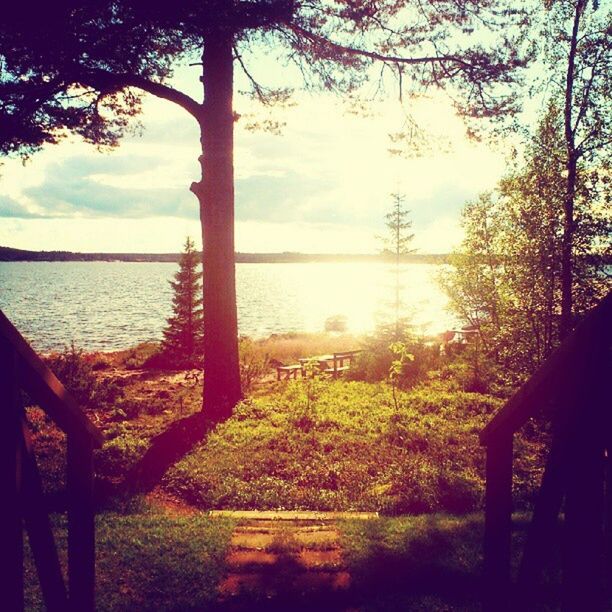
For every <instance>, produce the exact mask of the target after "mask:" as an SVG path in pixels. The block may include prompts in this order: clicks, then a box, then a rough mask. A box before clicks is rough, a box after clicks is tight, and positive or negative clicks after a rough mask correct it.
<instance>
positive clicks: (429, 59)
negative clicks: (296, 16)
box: [289, 24, 474, 68]
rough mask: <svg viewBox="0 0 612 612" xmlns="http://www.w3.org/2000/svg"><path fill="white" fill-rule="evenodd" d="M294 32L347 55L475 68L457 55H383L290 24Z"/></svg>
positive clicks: (383, 60)
mask: <svg viewBox="0 0 612 612" xmlns="http://www.w3.org/2000/svg"><path fill="white" fill-rule="evenodd" d="M289 28H290V29H291V30H293V32H295V33H296V34H298V35H300V36H303V37H304V38H306V39H307V40H309V41H311V42H313V43H316V44H317V45H320V46H322V47H328V48H330V49H333V50H334V51H336V52H338V53H342V54H345V55H356V56H361V57H367V58H369V59H373V60H376V61H380V62H392V63H394V64H443V63H446V62H451V63H455V64H460V65H462V66H464V67H466V68H474V66H473V64H471V63H470V62H466V61H465V60H464V59H462V58H460V57H457V56H455V55H441V56H437V55H431V56H423V57H401V56H393V55H383V54H382V53H378V52H376V51H367V50H365V49H357V48H355V47H347V46H345V45H341V44H339V43H336V42H333V41H331V40H329V39H327V38H324V37H323V36H319V35H318V34H315V33H313V32H310V31H309V30H306V29H304V28H302V27H301V26H298V25H295V24H293V25H291V26H289Z"/></svg>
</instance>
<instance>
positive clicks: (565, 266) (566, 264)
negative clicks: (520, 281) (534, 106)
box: [559, 0, 586, 341]
mask: <svg viewBox="0 0 612 612" xmlns="http://www.w3.org/2000/svg"><path fill="white" fill-rule="evenodd" d="M585 5H586V0H578V2H577V3H576V8H575V11H574V23H573V26H572V37H571V40H570V49H569V55H568V58H567V75H566V79H565V107H564V124H565V125H564V127H565V149H566V155H567V160H566V169H567V182H566V186H565V198H564V203H563V212H564V218H563V238H562V242H561V322H560V326H559V335H560V340H561V341H563V340H564V338H565V337H566V336H567V335H568V334H569V333H570V332H571V331H572V327H573V316H572V315H573V300H572V285H573V278H574V271H573V257H572V255H573V247H574V245H573V243H574V199H575V196H576V178H577V170H578V153H577V151H576V143H575V126H574V125H573V123H572V107H573V104H574V72H575V68H576V49H577V46H578V33H579V30H580V17H581V16H582V12H583V10H584V7H585Z"/></svg>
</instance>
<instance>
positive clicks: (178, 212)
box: [0, 96, 503, 252]
mask: <svg viewBox="0 0 612 612" xmlns="http://www.w3.org/2000/svg"><path fill="white" fill-rule="evenodd" d="M238 102H239V106H242V107H245V108H247V110H248V105H246V103H245V102H244V101H241V100H238ZM411 108H412V114H413V117H414V119H415V120H417V121H418V122H419V124H420V125H423V126H425V127H426V128H428V129H430V130H431V131H432V140H434V141H437V140H440V139H442V140H443V139H444V138H446V139H449V140H451V141H453V143H454V146H453V147H452V148H451V150H449V151H433V152H426V153H425V154H424V155H423V156H421V157H417V158H410V159H406V158H402V157H393V156H391V155H390V154H389V152H388V149H389V146H390V141H389V138H388V134H389V133H390V132H397V131H398V130H399V129H401V128H402V125H403V124H404V123H405V121H406V118H405V116H404V115H403V111H402V110H401V109H400V108H399V106H398V105H397V104H396V103H393V102H386V103H382V104H378V105H376V106H374V107H373V109H372V116H370V117H366V118H363V117H357V116H355V115H353V114H350V113H348V112H347V110H346V107H343V106H342V105H341V104H340V103H339V101H338V99H337V98H333V97H330V96H318V97H302V98H301V99H300V100H299V104H298V105H297V106H295V107H291V108H288V109H284V110H281V111H278V113H277V115H278V117H279V118H280V119H281V120H284V121H286V122H287V126H286V128H285V130H284V132H283V134H282V135H281V136H275V135H272V134H268V133H252V132H249V131H247V130H245V129H244V122H238V123H237V127H236V135H235V144H236V148H235V171H236V204H237V206H236V210H237V214H236V218H237V230H236V231H237V236H238V238H237V247H238V248H239V249H240V250H242V251H271V250H278V251H284V250H292V251H296V250H304V251H311V252H313V251H318V252H323V251H336V252H339V251H344V252H364V251H375V250H376V249H377V245H376V242H375V240H374V238H373V236H374V235H375V234H376V233H381V231H382V229H383V225H384V219H383V218H384V214H385V212H386V211H387V210H388V208H389V206H390V203H391V202H390V198H389V194H390V193H391V192H394V191H401V192H402V193H404V194H405V196H406V204H407V206H408V207H409V208H410V209H411V210H412V218H413V220H414V229H415V233H416V234H417V237H418V240H419V248H420V249H421V250H422V251H434V250H439V249H438V247H435V246H434V245H435V244H448V241H449V240H450V239H451V235H456V227H455V229H453V223H454V224H455V226H456V220H457V218H458V211H459V209H460V207H461V205H462V204H463V203H464V201H465V200H466V199H468V198H471V197H474V196H475V195H476V193H477V192H478V191H481V190H483V189H488V188H491V187H493V186H494V184H495V182H496V181H497V179H498V178H499V176H500V174H501V172H502V171H503V162H502V161H501V157H500V156H499V155H496V154H493V153H491V151H489V150H488V149H486V148H485V147H484V146H483V145H480V146H477V145H475V144H473V143H469V142H467V140H466V139H465V138H464V136H463V128H462V127H461V122H460V121H459V120H458V119H457V118H456V117H455V116H454V114H453V112H452V109H451V108H450V106H449V105H448V104H447V103H444V104H443V103H441V102H440V100H438V99H434V100H431V99H421V100H417V101H414V102H413V103H412V106H411ZM143 122H144V124H145V128H146V129H145V132H144V135H143V137H142V138H129V139H127V140H126V141H125V142H124V143H123V144H122V145H121V147H120V148H119V149H117V150H116V151H113V152H112V153H110V154H105V155H101V154H99V153H97V152H96V151H95V150H94V149H93V148H91V147H89V146H86V145H84V144H82V143H79V142H75V141H74V140H71V141H70V142H66V143H64V144H61V145H58V146H56V147H48V148H46V149H45V150H44V151H43V152H41V153H40V154H38V155H36V156H34V158H33V159H32V161H31V162H30V164H28V165H27V166H26V167H25V168H23V167H21V165H20V164H19V162H17V161H15V160H12V161H8V162H7V164H6V166H5V167H4V168H3V175H2V177H1V178H0V198H2V196H4V197H5V198H10V202H11V203H12V204H11V207H10V210H9V207H8V206H7V207H6V209H7V214H8V213H10V215H9V216H15V211H18V210H20V209H21V210H25V211H27V212H28V213H29V214H34V215H36V214H44V215H47V216H51V217H53V216H61V217H65V218H66V219H65V220H63V219H48V220H36V219H32V220H26V219H24V220H23V221H22V224H23V227H22V228H21V230H20V233H19V232H18V233H17V234H13V235H11V236H9V235H8V232H6V231H5V230H4V228H5V227H7V226H8V221H7V219H6V218H2V217H0V240H1V242H0V244H8V245H11V246H20V244H18V243H17V242H18V241H21V243H23V244H22V246H23V245H25V244H26V243H27V245H28V246H27V247H25V246H24V248H47V249H49V248H55V249H70V250H76V249H79V250H88V251H100V250H133V251H137V250H143V251H163V250H166V248H167V247H166V246H165V245H170V244H176V245H179V246H180V244H182V241H183V239H184V235H185V231H183V230H184V228H185V227H186V226H188V227H194V226H197V202H196V201H195V198H194V196H193V195H192V194H191V193H189V191H188V187H189V185H190V183H191V182H192V181H193V180H198V178H199V173H200V167H199V164H198V161H197V157H198V155H199V142H198V131H197V126H196V125H195V122H194V121H193V119H192V118H191V117H189V116H188V115H187V114H186V113H184V112H183V111H181V110H180V109H177V108H174V107H173V106H172V105H170V104H168V103H165V102H163V101H160V100H155V99H152V98H149V99H147V101H146V104H145V114H144V115H143ZM5 201H6V202H8V201H9V200H5ZM1 214H2V212H1V210H0V215H1ZM162 216H163V217H164V218H165V219H166V221H163V220H162V219H161V217H162ZM179 216H182V217H185V219H179V218H178V217H179ZM79 217H81V219H79ZM82 217H87V218H88V219H86V220H85V219H82ZM109 217H110V218H111V219H112V218H115V219H116V218H118V217H121V218H122V221H121V224H120V225H121V226H122V227H128V226H129V227H130V236H129V239H128V237H127V236H125V238H120V237H119V236H107V235H106V231H107V228H108V227H109V219H108V218H109ZM130 217H138V219H133V220H132V219H129V218H130ZM70 218H72V222H71V219H70ZM52 221H54V222H53V223H52ZM77 221H78V223H82V224H83V225H80V226H79V227H80V228H82V230H83V231H82V233H81V235H80V236H79V237H78V239H76V238H75V237H74V235H73V229H74V227H75V223H77ZM110 223H111V225H112V221H110ZM95 227H97V228H98V229H97V230H94V229H90V228H95ZM51 228H53V229H51ZM434 228H437V229H434ZM196 230H197V227H196ZM170 232H177V233H178V235H176V236H173V237H172V238H171V237H170V236H169V233H170ZM110 233H111V234H112V233H113V232H112V231H111V232H110ZM190 233H192V234H193V233H194V231H193V230H191V231H190ZM197 233H199V230H197ZM442 236H443V238H442ZM84 237H86V240H85V238H84ZM77 244H78V245H80V246H78V247H77V246H76V245H77ZM421 244H422V246H421ZM43 245H44V246H43ZM120 245H124V246H122V247H121V248H118V247H120ZM125 245H131V246H125ZM272 245H274V248H272ZM428 245H429V246H428ZM177 248H178V247H173V248H171V250H176V249H177ZM442 250H445V249H442Z"/></svg>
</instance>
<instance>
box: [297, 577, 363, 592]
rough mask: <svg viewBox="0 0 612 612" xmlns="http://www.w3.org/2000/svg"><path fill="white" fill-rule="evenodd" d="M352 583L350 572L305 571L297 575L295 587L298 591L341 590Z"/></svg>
mask: <svg viewBox="0 0 612 612" xmlns="http://www.w3.org/2000/svg"><path fill="white" fill-rule="evenodd" d="M350 585H351V576H350V574H349V573H348V572H304V573H303V574H299V575H298V576H296V578H295V580H294V581H293V587H294V588H295V589H296V590H297V591H301V592H302V593H303V592H304V591H315V590H316V591H328V590H331V591H340V590H346V589H348V587H349V586H350Z"/></svg>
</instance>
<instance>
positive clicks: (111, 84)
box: [76, 69, 202, 121]
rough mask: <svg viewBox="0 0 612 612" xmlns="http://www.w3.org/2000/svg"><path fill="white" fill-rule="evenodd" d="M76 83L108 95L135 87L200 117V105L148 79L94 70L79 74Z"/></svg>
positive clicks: (172, 89)
mask: <svg viewBox="0 0 612 612" xmlns="http://www.w3.org/2000/svg"><path fill="white" fill-rule="evenodd" d="M76 81H77V82H79V83H81V84H82V85H87V86H89V87H93V88H94V89H97V90H98V91H100V92H102V93H110V92H112V91H117V90H119V89H123V88H125V87H136V88H137V89H142V90H143V91H146V92H147V93H150V94H153V95H154V96H156V97H158V98H162V99H164V100H168V101H169V102H174V104H178V105H179V106H180V107H181V108H184V109H185V110H186V111H187V112H188V113H190V114H191V115H192V116H193V117H195V118H196V119H197V120H198V121H199V119H200V117H201V113H202V105H201V104H199V103H198V102H196V101H195V100H194V99H193V98H192V97H190V96H188V95H187V94H184V93H183V92H181V91H178V90H177V89H174V88H172V87H170V86H168V85H163V84H162V83H155V82H154V81H149V79H147V78H145V77H141V76H139V75H137V74H129V73H120V74H113V73H112V72H108V71H106V70H100V69H95V70H88V71H83V72H79V73H78V75H77V78H76Z"/></svg>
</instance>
